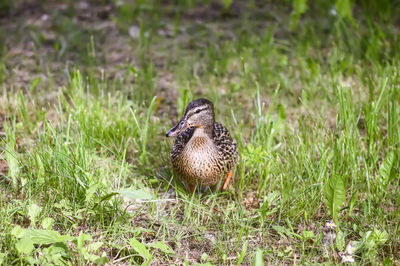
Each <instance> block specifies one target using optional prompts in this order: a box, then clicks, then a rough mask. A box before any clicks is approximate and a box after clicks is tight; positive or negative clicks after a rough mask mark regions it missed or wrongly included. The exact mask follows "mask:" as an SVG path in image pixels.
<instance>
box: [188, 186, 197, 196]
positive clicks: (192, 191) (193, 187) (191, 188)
mask: <svg viewBox="0 0 400 266" xmlns="http://www.w3.org/2000/svg"><path fill="white" fill-rule="evenodd" d="M195 188H196V187H195V186H194V185H189V189H190V194H193V193H194V189H195Z"/></svg>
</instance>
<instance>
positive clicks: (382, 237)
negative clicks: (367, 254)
mask: <svg viewBox="0 0 400 266" xmlns="http://www.w3.org/2000/svg"><path fill="white" fill-rule="evenodd" d="M372 236H373V237H374V240H375V242H376V243H377V244H378V245H383V244H385V243H386V241H388V240H389V234H388V233H387V232H386V231H380V230H379V229H376V228H375V229H374V231H373V232H372Z"/></svg>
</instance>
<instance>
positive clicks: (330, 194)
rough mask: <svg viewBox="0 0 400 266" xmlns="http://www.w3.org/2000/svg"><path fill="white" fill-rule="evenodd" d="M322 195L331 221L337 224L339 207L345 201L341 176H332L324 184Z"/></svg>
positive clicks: (344, 190) (344, 189)
mask: <svg viewBox="0 0 400 266" xmlns="http://www.w3.org/2000/svg"><path fill="white" fill-rule="evenodd" d="M324 195H325V199H326V203H327V205H328V210H329V213H330V215H331V216H332V219H333V221H334V222H335V223H336V224H338V220H337V216H338V212H339V209H340V207H341V206H342V205H343V204H344V203H345V201H346V188H345V185H344V180H343V178H342V177H341V176H334V177H332V178H331V179H330V180H329V181H328V183H327V184H326V185H325V189H324Z"/></svg>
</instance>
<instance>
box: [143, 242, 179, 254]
mask: <svg viewBox="0 0 400 266" xmlns="http://www.w3.org/2000/svg"><path fill="white" fill-rule="evenodd" d="M147 246H148V247H151V248H158V249H160V250H161V251H162V252H164V253H167V254H173V253H174V251H173V250H172V248H171V247H170V246H169V245H167V244H165V243H164V242H154V243H150V244H147Z"/></svg>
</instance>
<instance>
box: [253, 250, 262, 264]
mask: <svg viewBox="0 0 400 266" xmlns="http://www.w3.org/2000/svg"><path fill="white" fill-rule="evenodd" d="M254 266H264V258H263V252H262V250H261V249H259V248H257V251H256V256H255V258H254Z"/></svg>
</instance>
